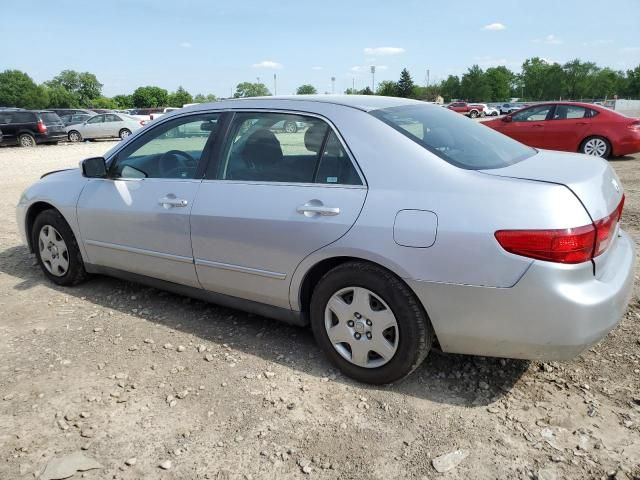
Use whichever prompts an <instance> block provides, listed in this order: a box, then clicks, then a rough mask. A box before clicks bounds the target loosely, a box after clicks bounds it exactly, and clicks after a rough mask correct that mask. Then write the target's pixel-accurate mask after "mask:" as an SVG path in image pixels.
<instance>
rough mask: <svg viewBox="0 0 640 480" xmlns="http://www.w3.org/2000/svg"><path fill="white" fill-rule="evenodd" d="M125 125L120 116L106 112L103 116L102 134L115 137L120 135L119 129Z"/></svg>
mask: <svg viewBox="0 0 640 480" xmlns="http://www.w3.org/2000/svg"><path fill="white" fill-rule="evenodd" d="M125 126H126V125H125V122H124V120H122V118H120V116H118V115H115V114H113V113H107V114H106V115H105V118H104V136H105V137H117V136H119V135H120V130H122V129H123V128H125Z"/></svg>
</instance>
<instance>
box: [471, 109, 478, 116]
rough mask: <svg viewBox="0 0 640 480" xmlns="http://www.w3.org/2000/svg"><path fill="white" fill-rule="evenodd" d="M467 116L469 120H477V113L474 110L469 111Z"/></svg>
mask: <svg viewBox="0 0 640 480" xmlns="http://www.w3.org/2000/svg"><path fill="white" fill-rule="evenodd" d="M469 116H470V117H471V118H478V112H477V111H476V110H471V111H470V112H469Z"/></svg>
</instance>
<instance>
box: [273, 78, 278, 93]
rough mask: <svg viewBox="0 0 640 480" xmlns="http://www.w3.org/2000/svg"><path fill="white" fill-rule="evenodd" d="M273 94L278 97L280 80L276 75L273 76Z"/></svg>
mask: <svg viewBox="0 0 640 480" xmlns="http://www.w3.org/2000/svg"><path fill="white" fill-rule="evenodd" d="M273 94H274V95H278V78H277V77H276V74H275V73H274V74H273Z"/></svg>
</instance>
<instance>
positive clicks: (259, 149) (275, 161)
mask: <svg viewBox="0 0 640 480" xmlns="http://www.w3.org/2000/svg"><path fill="white" fill-rule="evenodd" d="M291 125H295V128H290V126H291ZM287 126H289V128H287ZM217 178H219V179H221V180H241V181H257V182H284V183H325V184H343V185H360V184H362V182H361V181H360V177H359V176H358V174H357V171H356V170H355V168H354V166H353V164H352V162H351V159H350V158H349V156H348V155H347V153H346V151H345V150H344V148H343V146H342V144H341V143H340V141H339V140H338V138H337V136H336V134H335V133H334V132H333V130H331V128H330V127H329V125H328V124H327V123H326V122H325V121H323V120H321V119H319V118H315V117H309V116H304V115H293V114H281V113H260V112H255V113H238V114H236V116H235V118H234V120H233V122H232V125H231V129H230V134H229V141H228V145H227V146H226V148H225V149H224V151H223V154H222V160H221V162H220V165H219V171H218V176H217Z"/></svg>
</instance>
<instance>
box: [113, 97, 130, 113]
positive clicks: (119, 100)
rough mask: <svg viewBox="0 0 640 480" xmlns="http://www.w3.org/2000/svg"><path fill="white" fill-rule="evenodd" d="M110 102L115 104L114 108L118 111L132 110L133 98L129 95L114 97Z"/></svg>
mask: <svg viewBox="0 0 640 480" xmlns="http://www.w3.org/2000/svg"><path fill="white" fill-rule="evenodd" d="M112 100H113V101H114V102H115V103H116V105H117V107H116V108H117V109H119V110H124V109H126V108H133V98H132V96H131V95H116V96H115V97H113V99H112Z"/></svg>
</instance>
